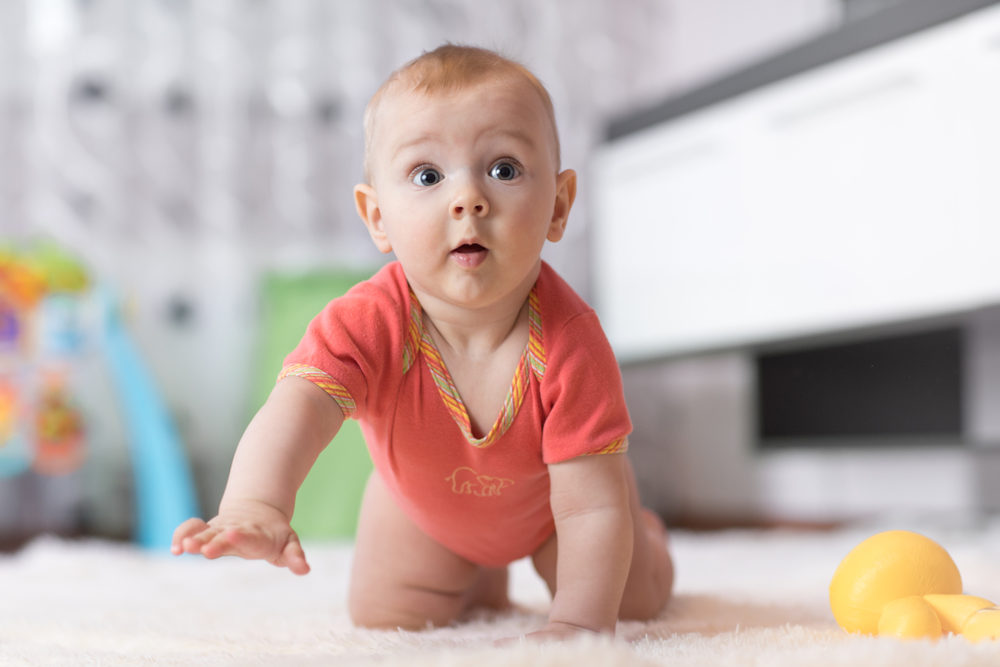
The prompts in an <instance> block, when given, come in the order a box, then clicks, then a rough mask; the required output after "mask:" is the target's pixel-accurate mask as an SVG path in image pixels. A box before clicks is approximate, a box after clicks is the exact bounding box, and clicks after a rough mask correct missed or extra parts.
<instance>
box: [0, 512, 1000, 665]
mask: <svg viewBox="0 0 1000 667" xmlns="http://www.w3.org/2000/svg"><path fill="white" fill-rule="evenodd" d="M888 527H906V528H911V529H913V528H914V527H913V526H898V525H894V526H877V527H866V528H855V529H851V530H843V531H836V532H830V533H794V532H752V531H741V532H723V533H707V534H692V533H674V534H673V536H672V549H673V552H674V557H675V560H676V563H677V570H678V578H677V586H676V598H675V600H674V601H673V603H672V604H671V606H670V607H669V608H668V609H667V610H666V611H665V612H664V613H663V614H662V615H661V617H660V618H658V619H656V620H654V621H652V622H649V623H636V622H626V623H621V624H619V627H618V634H617V637H616V638H615V639H609V638H601V637H582V638H580V639H577V640H574V641H571V642H566V643H563V644H549V645H533V644H525V643H515V644H513V645H509V646H504V647H502V648H497V647H494V646H493V641H494V640H496V639H499V638H503V637H510V636H518V635H521V634H523V633H525V632H529V631H531V630H532V629H534V628H536V627H538V626H539V625H541V624H542V623H543V622H544V619H545V611H546V609H547V606H548V596H547V593H546V591H545V588H544V586H543V585H542V584H541V582H540V581H539V580H538V579H537V578H536V577H535V575H534V574H533V573H532V572H531V569H530V565H529V564H528V563H527V562H519V563H516V564H515V565H514V568H513V571H512V597H513V598H514V600H515V602H516V603H517V605H518V606H517V609H516V610H514V611H510V612H507V613H503V614H492V615H491V614H482V615H478V616H474V617H472V618H469V619H466V620H465V621H463V622H462V623H460V624H457V625H455V626H453V627H448V628H438V629H432V630H427V631H424V632H417V633H414V632H387V631H383V632H373V631H365V630H358V629H355V628H353V627H352V626H351V624H350V622H349V620H348V617H347V614H346V609H345V597H346V581H347V569H348V567H349V564H350V558H351V550H350V547H349V545H329V544H327V545H321V544H313V545H307V555H308V556H309V558H310V561H311V563H312V566H313V572H312V573H311V574H309V575H308V576H306V577H301V578H299V577H295V576H294V575H291V574H288V573H287V572H285V571H282V570H278V569H276V568H272V567H270V566H268V565H266V564H263V563H249V562H244V561H240V560H236V559H222V560H220V561H216V562H208V561H204V560H202V559H198V558H194V557H187V556H186V557H182V558H174V557H171V556H168V555H160V554H150V553H145V552H142V551H139V550H137V549H135V548H133V547H130V546H126V545H119V544H109V543H104V542H96V541H91V542H86V541H85V542H68V541H62V540H57V539H53V538H43V539H40V540H37V541H35V542H33V543H32V544H30V545H29V546H28V547H26V548H25V549H23V550H22V551H21V552H19V553H17V554H13V555H7V556H2V557H0V664H14V665H22V664H23V665H74V664H97V665H136V664H158V665H159V664H163V665H174V664H176V665H190V664H199V665H200V664H206V665H326V664H336V665H341V664H343V665H387V666H393V665H405V666H406V667H420V666H424V665H426V666H431V665H433V666H435V667H436V666H439V665H440V666H445V667H447V666H450V665H455V666H458V665H477V666H482V665H486V666H489V665H551V666H560V665H566V666H572V667H579V666H580V665H672V666H681V665H777V666H782V665H789V666H792V665H794V666H809V665H822V666H827V665H831V666H833V665H844V666H847V665H850V666H851V667H854V666H857V665H887V666H890V665H892V666H894V665H901V666H905V667H922V666H924V665H948V666H962V665H983V666H984V667H985V666H986V665H990V666H996V665H1000V642H996V643H993V642H986V643H981V644H971V643H968V642H966V641H965V640H964V639H962V638H956V637H951V638H948V639H944V640H941V641H938V642H922V641H920V642H901V641H894V640H889V639H878V638H869V637H856V636H848V635H846V634H845V633H843V632H842V631H841V630H840V629H839V628H838V627H837V626H836V625H835V624H834V622H833V619H832V616H831V614H830V611H829V607H828V605H827V585H828V583H829V580H830V576H831V575H832V574H833V571H834V569H835V568H836V566H837V563H838V562H839V561H840V559H841V558H842V557H843V556H844V555H845V554H846V553H847V552H848V551H849V550H850V548H851V547H853V546H854V545H855V544H856V543H857V542H860V541H861V540H862V539H864V538H865V537H867V536H868V535H870V534H872V533H874V532H877V531H878V530H881V529H883V528H888ZM922 532H924V533H925V534H927V535H928V536H930V537H933V538H934V539H937V540H938V541H939V542H941V543H942V544H943V545H944V546H945V547H946V548H947V549H948V550H949V551H950V552H951V554H952V556H953V557H954V558H955V561H956V562H957V563H958V566H959V569H960V570H961V571H962V574H963V578H964V581H965V586H966V589H967V590H968V592H971V593H975V594H978V595H982V596H984V597H989V598H991V599H994V600H997V601H1000V526H997V525H993V524H991V523H982V524H978V525H976V526H974V527H966V528H963V529H961V530H958V529H948V528H944V529H937V530H934V529H931V530H923V531H922ZM400 557H405V554H400Z"/></svg>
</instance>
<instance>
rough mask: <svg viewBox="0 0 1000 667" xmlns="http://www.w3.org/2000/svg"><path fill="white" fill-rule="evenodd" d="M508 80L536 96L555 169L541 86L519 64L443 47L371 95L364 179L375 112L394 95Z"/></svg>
mask: <svg viewBox="0 0 1000 667" xmlns="http://www.w3.org/2000/svg"><path fill="white" fill-rule="evenodd" d="M508 80H509V81H512V82H516V83H524V84H527V85H528V87H530V88H531V89H532V90H534V91H535V92H536V93H537V94H538V98H539V100H540V101H541V103H542V107H543V109H544V110H545V114H546V116H547V118H546V120H547V123H548V125H549V127H550V128H551V131H552V135H551V140H552V150H553V151H554V153H555V162H556V168H557V169H558V168H559V161H560V158H559V134H558V131H557V129H556V118H555V111H554V110H553V108H552V100H551V98H550V97H549V93H548V91H547V90H545V86H543V85H542V83H541V82H540V81H539V80H538V79H537V78H536V77H535V75H534V74H532V73H531V72H530V71H528V69H527V68H526V67H524V66H523V65H521V64H519V63H516V62H514V61H513V60H509V59H508V58H505V57H503V56H501V55H500V54H498V53H496V52H494V51H489V50H487V49H482V48H478V47H474V46H459V45H454V44H445V45H444V46H440V47H438V48H437V49H435V50H433V51H429V52H426V53H424V54H423V55H421V56H419V57H417V58H415V59H413V60H411V61H410V62H408V63H406V64H405V65H403V66H402V67H400V68H399V69H397V70H396V71H395V72H393V73H392V74H391V75H390V76H389V78H387V79H386V80H385V82H384V83H383V84H382V86H381V87H380V88H379V89H378V90H377V91H376V92H375V94H374V95H373V96H372V98H371V100H370V101H369V102H368V106H367V108H366V109H365V116H364V123H365V162H364V167H365V179H366V180H367V181H368V182H371V175H372V171H371V169H372V160H373V155H374V150H373V148H374V145H375V142H376V141H377V138H378V133H379V109H380V108H381V106H382V102H383V101H384V100H385V99H386V98H388V97H391V96H395V95H425V96H434V95H446V94H448V93H453V92H457V91H460V90H463V89H466V88H471V87H474V86H477V85H480V84H484V83H490V82H499V81H508Z"/></svg>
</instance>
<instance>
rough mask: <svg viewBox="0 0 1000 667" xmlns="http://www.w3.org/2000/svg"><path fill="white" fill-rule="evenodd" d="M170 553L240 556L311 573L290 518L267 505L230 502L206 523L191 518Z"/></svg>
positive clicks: (174, 541)
mask: <svg viewBox="0 0 1000 667" xmlns="http://www.w3.org/2000/svg"><path fill="white" fill-rule="evenodd" d="M170 551H171V552H173V553H174V554H175V555H180V554H183V553H189V554H201V555H202V556H204V557H205V558H211V559H215V558H219V557H220V556H239V557H241V558H248V559H263V560H266V561H268V562H269V563H271V564H273V565H277V566H279V567H287V568H288V569H289V570H291V571H292V572H294V573H295V574H306V573H308V572H309V564H308V563H307V562H306V555H305V553H304V552H303V551H302V545H300V544H299V537H298V535H296V534H295V531H294V530H292V527H291V526H290V525H289V523H288V519H287V517H285V515H284V514H282V513H281V512H279V511H278V510H277V509H275V508H274V507H271V506H270V505H266V504H264V503H258V502H253V501H246V502H241V503H230V504H228V505H227V506H226V507H225V509H220V510H219V515H218V516H217V517H215V518H214V519H211V520H210V521H208V522H207V523H206V522H205V521H202V520H201V519H188V520H187V521H185V522H184V523H182V524H181V525H180V526H178V527H177V530H175V531H174V538H173V542H172V543H171V545H170Z"/></svg>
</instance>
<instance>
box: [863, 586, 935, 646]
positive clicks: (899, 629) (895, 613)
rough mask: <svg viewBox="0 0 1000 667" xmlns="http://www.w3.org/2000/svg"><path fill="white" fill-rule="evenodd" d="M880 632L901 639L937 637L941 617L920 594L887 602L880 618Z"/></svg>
mask: <svg viewBox="0 0 1000 667" xmlns="http://www.w3.org/2000/svg"><path fill="white" fill-rule="evenodd" d="M878 633H879V634H880V635H882V636H885V637H898V638H900V639H937V638H938V637H940V636H941V619H940V618H938V615H937V613H935V611H934V608H933V607H931V606H930V605H929V604H927V601H926V600H924V599H923V598H922V597H920V596H919V595H912V596H910V597H908V598H900V599H898V600H893V601H892V602H889V603H886V605H885V607H883V608H882V615H881V616H880V617H879V620H878Z"/></svg>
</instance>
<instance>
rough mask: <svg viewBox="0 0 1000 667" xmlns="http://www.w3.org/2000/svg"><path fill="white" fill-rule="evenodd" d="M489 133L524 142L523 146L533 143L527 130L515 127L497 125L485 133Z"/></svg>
mask: <svg viewBox="0 0 1000 667" xmlns="http://www.w3.org/2000/svg"><path fill="white" fill-rule="evenodd" d="M490 135H501V136H504V137H508V138H510V139H513V140H515V141H517V142H519V143H522V144H524V145H525V146H534V145H535V140H534V139H533V138H532V137H531V135H530V134H528V133H527V132H522V131H521V130H519V129H516V128H509V127H498V128H497V129H495V130H492V131H490V132H487V133H486V136H490Z"/></svg>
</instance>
